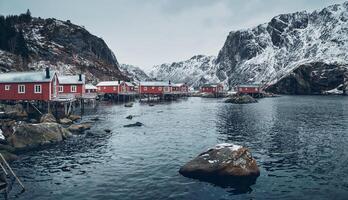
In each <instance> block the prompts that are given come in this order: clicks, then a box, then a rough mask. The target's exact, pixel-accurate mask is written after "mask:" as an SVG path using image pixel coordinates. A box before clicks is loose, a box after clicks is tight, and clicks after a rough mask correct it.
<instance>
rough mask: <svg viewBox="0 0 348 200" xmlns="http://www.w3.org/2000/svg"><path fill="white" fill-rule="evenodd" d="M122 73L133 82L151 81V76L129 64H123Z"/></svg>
mask: <svg viewBox="0 0 348 200" xmlns="http://www.w3.org/2000/svg"><path fill="white" fill-rule="evenodd" d="M120 70H121V72H123V74H125V75H126V76H127V77H129V78H130V79H132V80H133V81H145V80H147V79H149V76H148V75H147V74H146V73H145V72H144V71H143V70H142V69H140V68H139V67H137V66H134V65H129V64H121V66H120Z"/></svg>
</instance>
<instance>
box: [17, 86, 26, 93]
mask: <svg viewBox="0 0 348 200" xmlns="http://www.w3.org/2000/svg"><path fill="white" fill-rule="evenodd" d="M18 93H19V94H24V93H25V85H18Z"/></svg>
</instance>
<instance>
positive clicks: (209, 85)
mask: <svg viewBox="0 0 348 200" xmlns="http://www.w3.org/2000/svg"><path fill="white" fill-rule="evenodd" d="M218 85H221V84H217V83H211V84H204V85H202V87H217V86H218Z"/></svg>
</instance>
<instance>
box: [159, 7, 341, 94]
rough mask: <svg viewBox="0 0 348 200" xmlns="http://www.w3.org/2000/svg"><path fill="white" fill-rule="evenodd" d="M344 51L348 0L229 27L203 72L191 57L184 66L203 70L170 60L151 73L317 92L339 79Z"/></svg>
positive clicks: (334, 84)
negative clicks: (251, 24) (249, 25)
mask: <svg viewBox="0 0 348 200" xmlns="http://www.w3.org/2000/svg"><path fill="white" fill-rule="evenodd" d="M347 52H348V2H345V3H343V4H337V5H332V6H329V7H326V8H324V9H323V10H320V11H314V12H312V13H309V12H306V11H302V12H296V13H291V14H282V15H279V16H276V17H274V18H273V19H272V20H271V21H270V22H268V23H264V24H261V25H258V26H256V27H253V28H248V29H244V30H238V31H232V32H230V33H229V35H228V37H227V39H226V41H225V44H224V46H223V48H222V49H221V50H220V52H219V54H218V56H217V58H216V61H215V64H214V62H212V65H213V66H211V67H209V70H202V71H201V70H200V69H199V65H196V64H195V62H193V66H187V65H185V66H186V68H190V69H191V70H192V71H200V72H202V73H197V74H193V73H192V74H188V75H186V73H185V72H184V71H183V70H181V65H175V64H171V65H163V67H161V66H162V65H160V67H159V66H156V67H155V68H154V73H153V75H154V76H158V77H160V78H163V79H166V78H176V79H177V78H179V77H181V76H182V75H183V74H185V76H184V77H185V78H186V79H187V80H189V79H193V80H197V79H198V80H199V79H200V77H202V76H203V74H207V75H208V77H211V79H208V81H210V82H216V80H214V79H216V78H218V80H219V81H220V82H224V83H225V85H227V86H229V87H230V88H231V87H232V86H235V85H237V84H241V83H259V84H262V85H265V86H268V85H272V87H269V88H270V89H271V90H272V91H275V92H280V93H282V92H285V93H300V94H308V93H320V92H322V91H324V90H330V89H333V88H336V87H337V86H338V84H342V82H343V80H344V72H345V71H347V65H348V56H347ZM180 63H181V62H180ZM188 65H189V62H188ZM161 68H163V69H161ZM176 68H178V69H176ZM332 71H335V73H331V72H332ZM299 73H302V74H299ZM173 74H179V75H178V76H175V75H173ZM303 74H307V76H304V75H303ZM318 74H319V75H318ZM329 78H330V80H329ZM332 78H334V79H335V81H331V80H332ZM173 81H175V80H174V79H173ZM318 85H320V87H317V86H318ZM289 88H295V89H293V90H289ZM318 88H319V89H318Z"/></svg>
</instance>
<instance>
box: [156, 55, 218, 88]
mask: <svg viewBox="0 0 348 200" xmlns="http://www.w3.org/2000/svg"><path fill="white" fill-rule="evenodd" d="M215 59H216V58H215V57H214V56H204V55H197V56H193V57H192V58H190V59H188V60H185V61H181V62H174V63H170V64H169V63H166V64H161V65H157V66H154V68H153V69H152V70H151V72H150V73H149V75H150V77H151V78H155V79H157V80H170V81H172V82H175V83H187V84H188V85H190V86H193V87H195V88H197V87H199V86H201V85H203V84H205V83H216V82H220V78H219V76H220V74H219V73H217V71H216V65H215Z"/></svg>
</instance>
